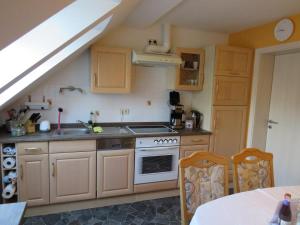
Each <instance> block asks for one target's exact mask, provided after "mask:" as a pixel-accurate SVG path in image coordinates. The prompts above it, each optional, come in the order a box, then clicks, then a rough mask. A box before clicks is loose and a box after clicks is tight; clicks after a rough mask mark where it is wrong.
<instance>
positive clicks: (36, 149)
mask: <svg viewBox="0 0 300 225" xmlns="http://www.w3.org/2000/svg"><path fill="white" fill-rule="evenodd" d="M24 150H25V151H26V152H27V151H37V152H40V151H42V149H41V148H24Z"/></svg>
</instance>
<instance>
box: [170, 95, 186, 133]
mask: <svg viewBox="0 0 300 225" xmlns="http://www.w3.org/2000/svg"><path fill="white" fill-rule="evenodd" d="M170 108H171V113H170V126H171V128H173V129H182V128H183V120H182V116H183V114H184V106H183V105H181V104H180V94H179V93H178V92H176V91H171V92H170Z"/></svg>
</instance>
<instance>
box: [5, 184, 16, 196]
mask: <svg viewBox="0 0 300 225" xmlns="http://www.w3.org/2000/svg"><path fill="white" fill-rule="evenodd" d="M15 192H16V185H14V184H9V185H7V186H6V187H5V188H4V189H3V192H2V197H3V198H4V199H10V198H11V197H12V196H14V193H15Z"/></svg>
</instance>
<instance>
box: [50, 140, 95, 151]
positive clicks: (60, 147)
mask: <svg viewBox="0 0 300 225" xmlns="http://www.w3.org/2000/svg"><path fill="white" fill-rule="evenodd" d="M90 151H96V141H95V140H84V141H51V142H49V152H50V153H69V152H90Z"/></svg>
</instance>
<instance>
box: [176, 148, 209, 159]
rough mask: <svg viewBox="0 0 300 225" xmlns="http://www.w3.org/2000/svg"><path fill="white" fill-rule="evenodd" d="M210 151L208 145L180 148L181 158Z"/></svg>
mask: <svg viewBox="0 0 300 225" xmlns="http://www.w3.org/2000/svg"><path fill="white" fill-rule="evenodd" d="M199 151H200V152H202V151H208V145H190V146H180V158H184V157H188V156H190V155H191V154H193V153H194V152H199Z"/></svg>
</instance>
